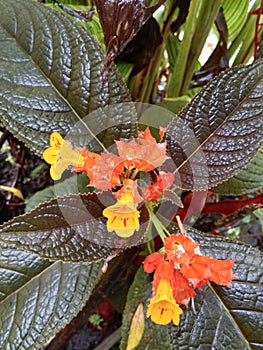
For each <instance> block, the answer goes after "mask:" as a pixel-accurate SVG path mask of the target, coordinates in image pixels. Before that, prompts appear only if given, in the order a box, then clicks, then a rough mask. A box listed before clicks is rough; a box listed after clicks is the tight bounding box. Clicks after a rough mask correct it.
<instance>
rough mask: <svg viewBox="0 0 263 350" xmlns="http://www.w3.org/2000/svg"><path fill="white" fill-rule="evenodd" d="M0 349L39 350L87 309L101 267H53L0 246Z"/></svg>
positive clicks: (50, 264)
mask: <svg viewBox="0 0 263 350" xmlns="http://www.w3.org/2000/svg"><path fill="white" fill-rule="evenodd" d="M0 265H1V270H0V313H1V315H2V317H1V319H0V348H1V349H3V350H7V349H13V350H21V349H24V350H39V349H40V348H41V346H43V345H44V344H45V343H47V342H48V341H49V340H50V339H51V338H52V337H53V336H54V335H55V334H56V333H57V332H58V331H59V330H60V329H62V328H64V327H65V325H66V324H67V323H69V322H70V321H71V320H72V319H73V317H75V316H76V315H77V313H78V312H79V311H80V310H81V309H82V308H83V306H84V304H85V303H86V301H87V300H88V298H89V296H90V295H91V293H92V291H93V288H94V286H95V285H96V284H97V282H98V280H99V278H100V277H101V274H102V272H101V266H102V263H99V264H87V263H85V264H69V263H62V262H56V263H50V262H48V261H46V260H42V259H40V258H38V257H37V256H36V255H33V254H30V253H26V252H21V251H18V250H16V249H15V248H14V247H13V246H8V247H7V246H6V245H3V244H0Z"/></svg>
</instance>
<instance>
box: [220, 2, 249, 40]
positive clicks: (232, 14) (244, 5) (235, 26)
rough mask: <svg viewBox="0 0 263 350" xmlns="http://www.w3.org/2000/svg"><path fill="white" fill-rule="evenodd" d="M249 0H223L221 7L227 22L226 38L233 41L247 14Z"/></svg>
mask: <svg viewBox="0 0 263 350" xmlns="http://www.w3.org/2000/svg"><path fill="white" fill-rule="evenodd" d="M248 7H249V0H236V1H231V0H223V2H222V8H223V11H224V16H225V19H226V22H227V29H228V39H229V41H230V42H231V41H233V39H235V37H236V36H237V35H238V33H239V32H240V30H241V29H242V27H243V25H244V23H245V21H246V19H247V16H248Z"/></svg>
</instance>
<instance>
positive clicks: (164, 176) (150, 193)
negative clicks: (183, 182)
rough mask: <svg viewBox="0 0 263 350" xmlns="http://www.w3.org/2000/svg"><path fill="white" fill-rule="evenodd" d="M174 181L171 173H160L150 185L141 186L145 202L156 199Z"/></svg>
mask: <svg viewBox="0 0 263 350" xmlns="http://www.w3.org/2000/svg"><path fill="white" fill-rule="evenodd" d="M173 181H174V174H173V173H163V172H162V173H160V174H158V175H157V180H156V182H154V183H153V184H152V185H150V186H145V187H144V188H143V198H144V200H145V201H146V202H151V201H157V200H158V199H159V198H160V195H161V193H162V192H163V190H165V189H167V188H169V187H171V185H172V184H173Z"/></svg>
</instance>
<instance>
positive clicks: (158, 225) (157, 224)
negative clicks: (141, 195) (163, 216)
mask: <svg viewBox="0 0 263 350" xmlns="http://www.w3.org/2000/svg"><path fill="white" fill-rule="evenodd" d="M146 206H147V208H148V211H149V213H150V217H151V221H152V223H153V224H154V226H155V228H156V230H157V232H158V234H159V236H160V238H161V240H162V241H163V243H164V239H165V238H166V237H167V236H168V237H169V236H170V232H169V231H168V230H167V229H166V227H165V226H164V225H163V223H162V222H161V221H160V220H159V219H158V218H157V216H156V215H155V213H154V211H153V203H150V202H148V203H146Z"/></svg>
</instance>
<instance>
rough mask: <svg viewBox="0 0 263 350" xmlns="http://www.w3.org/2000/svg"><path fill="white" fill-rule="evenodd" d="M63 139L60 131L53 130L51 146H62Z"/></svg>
mask: <svg viewBox="0 0 263 350" xmlns="http://www.w3.org/2000/svg"><path fill="white" fill-rule="evenodd" d="M63 141H64V139H63V137H62V136H61V135H60V134H59V133H58V132H52V134H51V135H50V146H51V147H55V148H60V147H61V144H62V142H63Z"/></svg>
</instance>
